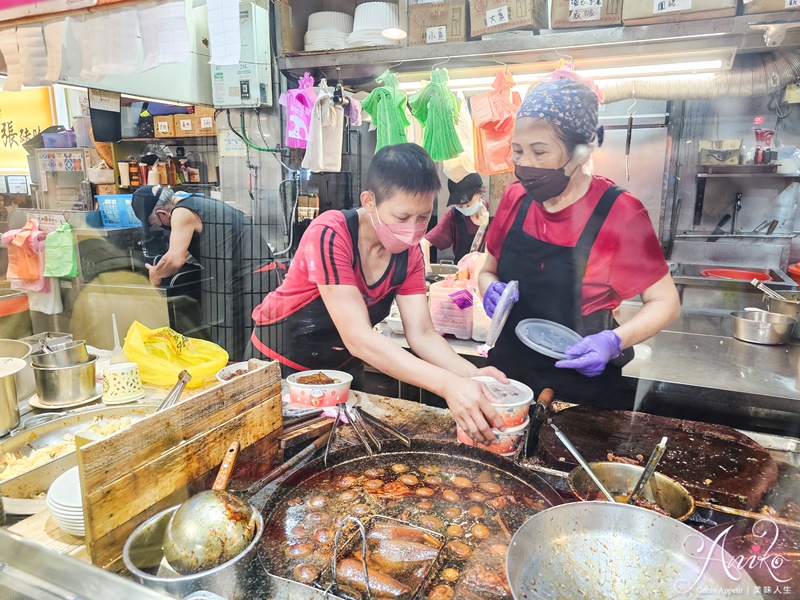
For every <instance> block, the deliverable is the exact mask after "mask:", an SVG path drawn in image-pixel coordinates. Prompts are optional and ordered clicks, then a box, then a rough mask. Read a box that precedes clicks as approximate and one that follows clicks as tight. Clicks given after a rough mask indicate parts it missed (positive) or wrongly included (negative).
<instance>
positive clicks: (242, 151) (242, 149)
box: [217, 129, 247, 156]
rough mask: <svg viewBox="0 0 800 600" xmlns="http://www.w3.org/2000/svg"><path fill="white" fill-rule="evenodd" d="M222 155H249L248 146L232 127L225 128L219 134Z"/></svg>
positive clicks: (220, 153)
mask: <svg viewBox="0 0 800 600" xmlns="http://www.w3.org/2000/svg"><path fill="white" fill-rule="evenodd" d="M217 142H218V148H219V155H220V156H247V146H245V144H244V142H243V141H242V140H241V139H239V137H238V136H237V135H236V134H235V133H233V132H232V131H231V130H230V129H223V130H221V131H220V132H219V134H218V139H217Z"/></svg>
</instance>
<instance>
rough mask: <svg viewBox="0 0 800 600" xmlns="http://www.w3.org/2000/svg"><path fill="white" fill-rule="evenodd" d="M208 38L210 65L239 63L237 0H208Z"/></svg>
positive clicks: (240, 47)
mask: <svg viewBox="0 0 800 600" xmlns="http://www.w3.org/2000/svg"><path fill="white" fill-rule="evenodd" d="M208 38H209V41H210V43H211V60H209V61H208V62H209V63H210V64H212V65H235V64H238V63H239V59H240V57H241V51H242V40H241V36H240V33H239V0H208Z"/></svg>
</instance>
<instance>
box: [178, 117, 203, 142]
mask: <svg viewBox="0 0 800 600" xmlns="http://www.w3.org/2000/svg"><path fill="white" fill-rule="evenodd" d="M197 125H198V124H197V119H196V117H195V116H194V115H175V136H176V137H195V136H196V135H197Z"/></svg>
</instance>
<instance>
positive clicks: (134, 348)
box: [123, 321, 228, 388]
mask: <svg viewBox="0 0 800 600" xmlns="http://www.w3.org/2000/svg"><path fill="white" fill-rule="evenodd" d="M123 350H125V356H127V357H128V360H130V361H132V362H136V363H139V375H141V377H142V381H144V382H145V383H150V384H153V385H160V386H164V387H169V386H172V385H175V382H176V381H177V380H178V374H179V373H180V372H181V371H183V370H184V369H186V370H187V371H189V375H191V376H192V380H191V381H190V382H189V385H188V386H187V387H190V388H196V387H200V386H201V385H203V382H205V380H206V379H209V378H210V377H214V376H215V375H216V374H217V372H218V371H219V370H220V369H221V368H222V367H224V366H225V365H227V364H228V353H227V352H225V350H223V349H222V348H221V347H219V346H218V345H217V344H215V343H213V342H208V341H206V340H199V339H196V338H190V337H186V336H184V335H181V334H180V333H178V332H177V331H175V330H174V329H170V328H169V327H160V328H159V329H150V328H149V327H147V326H146V325H142V324H141V323H139V321H134V322H133V325H131V328H130V329H129V330H128V335H126V336H125V346H124V347H123Z"/></svg>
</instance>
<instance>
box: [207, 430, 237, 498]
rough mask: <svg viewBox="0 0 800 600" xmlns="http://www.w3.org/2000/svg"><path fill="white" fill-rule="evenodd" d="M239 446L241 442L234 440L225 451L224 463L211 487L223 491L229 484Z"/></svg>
mask: <svg viewBox="0 0 800 600" xmlns="http://www.w3.org/2000/svg"><path fill="white" fill-rule="evenodd" d="M239 448H240V445H239V442H233V443H232V444H231V447H230V448H228V451H227V452H226V453H225V458H224V459H223V461H222V465H220V467H219V473H217V478H216V479H215V480H214V485H212V486H211V489H212V490H214V491H215V492H221V491H223V490H224V489H225V488H226V487H227V486H228V480H229V479H230V478H231V471H233V465H234V463H235V462H236V457H237V456H238V455H239Z"/></svg>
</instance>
